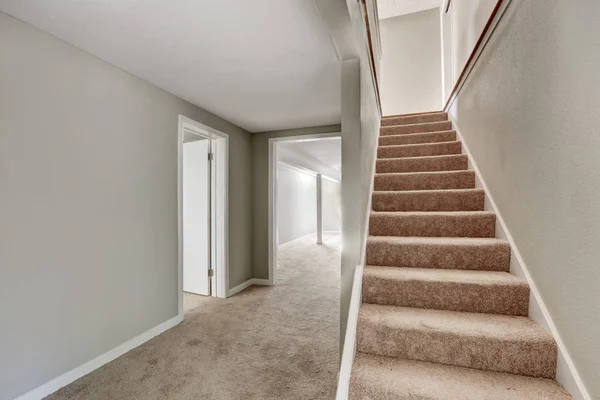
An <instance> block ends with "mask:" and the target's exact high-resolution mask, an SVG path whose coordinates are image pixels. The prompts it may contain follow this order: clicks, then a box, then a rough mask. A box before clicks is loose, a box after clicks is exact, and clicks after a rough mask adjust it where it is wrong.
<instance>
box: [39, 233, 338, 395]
mask: <svg viewBox="0 0 600 400" xmlns="http://www.w3.org/2000/svg"><path fill="white" fill-rule="evenodd" d="M323 239H324V240H323V242H324V244H323V245H322V246H318V245H316V244H315V242H316V236H315V235H310V236H306V237H303V238H300V239H298V240H295V241H293V242H289V243H286V244H284V245H282V246H280V249H279V265H278V267H277V275H276V277H277V283H276V285H275V286H274V287H258V286H252V287H250V288H248V289H246V290H245V291H243V292H241V293H239V294H237V295H236V296H233V297H232V298H229V299H216V298H206V299H205V301H204V300H203V301H201V302H199V304H200V305H199V306H198V307H197V308H194V309H191V310H189V311H187V312H186V316H185V320H184V322H182V323H181V324H180V325H178V326H176V327H175V328H173V329H171V330H169V331H167V332H165V333H164V334H162V335H160V336H158V337H156V338H154V339H152V340H150V341H149V342H147V343H145V344H143V345H142V346H140V347H138V348H136V349H134V350H132V351H130V352H129V353H127V354H125V355H123V356H122V357H120V358H118V359H116V360H114V361H112V362H110V363H108V364H106V365H105V366H103V367H102V368H100V369H98V370H96V371H94V372H92V373H91V374H89V375H87V376H85V377H83V378H81V379H79V380H77V381H75V382H73V383H72V384H70V385H68V386H66V387H65V388H62V389H61V390H59V391H58V392H56V393H54V394H53V395H51V396H49V397H47V399H51V400H66V399H86V400H95V399H107V398H110V399H115V400H118V399H123V400H124V399H177V400H180V399H215V400H217V399H218V400H237V399H255V400H259V399H261V400H262V399H273V400H274V399H332V398H334V397H335V389H336V374H337V367H338V346H339V341H338V334H339V325H338V324H339V274H340V255H339V248H340V238H339V234H331V233H329V234H324V238H323Z"/></svg>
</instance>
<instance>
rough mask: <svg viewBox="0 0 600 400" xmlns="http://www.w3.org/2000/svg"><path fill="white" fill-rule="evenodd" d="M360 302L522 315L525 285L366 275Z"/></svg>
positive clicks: (526, 301)
mask: <svg viewBox="0 0 600 400" xmlns="http://www.w3.org/2000/svg"><path fill="white" fill-rule="evenodd" d="M362 300H363V302H364V303H374V304H385V305H395V306H402V307H417V308H431V309H436V310H450V311H466V312H475V313H490V314H502V315H518V316H526V315H527V314H528V308H529V287H527V286H526V285H485V284H475V283H462V282H461V283H459V282H443V281H442V282H429V281H396V280H389V279H383V278H379V277H376V276H371V275H366V274H365V276H364V279H363V290H362Z"/></svg>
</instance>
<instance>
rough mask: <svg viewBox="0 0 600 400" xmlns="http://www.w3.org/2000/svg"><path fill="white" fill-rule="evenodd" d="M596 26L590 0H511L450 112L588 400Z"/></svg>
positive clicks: (598, 373)
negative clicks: (545, 307)
mask: <svg viewBox="0 0 600 400" xmlns="http://www.w3.org/2000/svg"><path fill="white" fill-rule="evenodd" d="M454 1H455V0H453V3H454ZM598 21H600V2H596V1H590V2H581V3H579V4H578V5H577V6H575V5H574V4H573V3H572V2H565V1H562V0H530V1H513V2H512V3H511V5H510V7H509V8H508V11H507V14H506V15H505V16H504V18H503V19H502V21H501V22H500V24H499V25H498V28H497V30H496V31H495V33H494V35H493V36H492V38H491V40H490V42H489V44H488V45H487V47H486V49H485V50H484V51H483V53H482V55H481V58H480V60H479V62H478V63H477V65H476V66H475V68H474V70H473V72H472V73H471V75H470V77H469V79H468V80H467V82H466V84H465V86H464V87H463V89H462V91H461V92H460V94H459V96H458V99H457V100H456V102H455V103H454V104H453V106H452V108H451V110H450V112H451V115H452V116H453V117H454V118H455V119H456V121H457V123H458V128H459V129H460V131H461V133H462V135H463V137H464V140H465V142H466V144H467V146H468V147H469V149H470V151H471V153H472V156H473V160H474V161H475V162H476V163H477V165H478V166H479V169H480V171H481V174H482V177H483V179H484V180H485V182H486V184H487V186H488V188H489V194H490V195H491V197H492V198H493V199H494V201H495V203H496V205H497V207H498V210H499V212H500V214H501V216H502V218H503V219H504V222H505V223H506V225H507V227H508V230H509V231H510V233H511V235H512V237H513V239H514V241H515V244H516V248H517V250H518V252H519V253H520V254H521V256H522V259H523V261H524V262H525V266H526V267H527V269H528V270H529V272H530V274H531V277H532V279H533V281H534V283H535V285H536V287H537V289H538V290H539V293H540V295H541V298H542V300H543V302H544V303H545V305H546V306H547V308H548V311H549V314H550V316H551V318H552V320H553V322H554V324H555V325H556V328H557V330H558V333H559V335H560V338H562V340H563V342H564V343H565V345H566V348H567V350H568V352H569V354H570V355H571V357H572V358H573V361H574V363H575V366H576V367H577V369H578V371H579V373H580V374H581V377H582V378H583V382H584V383H585V384H586V385H587V387H588V390H589V392H590V395H591V398H592V399H599V398H600V368H598V365H599V364H598V362H599V361H598V360H600V342H599V339H598V338H600V267H599V260H600V201H599V199H600V175H599V173H600V134H599V132H600V114H599V113H598V110H599V109H600V96H599V95H598V94H599V93H600V76H599V71H600V24H599V23H598Z"/></svg>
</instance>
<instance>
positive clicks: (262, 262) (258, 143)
mask: <svg viewBox="0 0 600 400" xmlns="http://www.w3.org/2000/svg"><path fill="white" fill-rule="evenodd" d="M340 130H341V127H340V125H326V126H318V127H312V128H302V129H285V130H281V131H270V132H260V133H253V134H252V188H253V191H252V228H253V231H252V244H253V247H252V249H253V253H252V260H253V269H252V277H253V278H258V279H268V278H269V238H268V235H269V147H268V146H269V139H270V138H278V137H289V136H299V135H313V134H316V133H331V132H340Z"/></svg>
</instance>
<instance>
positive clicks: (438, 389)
mask: <svg viewBox="0 0 600 400" xmlns="http://www.w3.org/2000/svg"><path fill="white" fill-rule="evenodd" d="M375 398H379V399H407V400H409V399H428V400H456V399H460V400H531V399H545V400H568V399H572V398H571V396H569V394H568V393H567V392H566V391H565V390H564V389H563V388H562V387H561V386H560V385H559V384H558V383H556V382H555V381H553V380H551V379H541V378H532V377H526V376H519V375H512V374H506V373H500V372H491V371H482V370H475V369H469V368H463V367H455V366H449V365H442V364H435V363H429V362H424V361H412V360H403V359H398V358H390V357H383V356H376V355H369V354H363V353H357V354H356V357H355V359H354V366H353V371H352V378H351V381H350V396H349V399H352V400H354V399H356V400H358V399H375Z"/></svg>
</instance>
